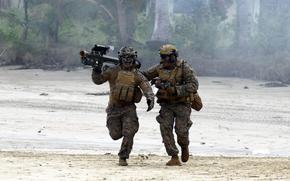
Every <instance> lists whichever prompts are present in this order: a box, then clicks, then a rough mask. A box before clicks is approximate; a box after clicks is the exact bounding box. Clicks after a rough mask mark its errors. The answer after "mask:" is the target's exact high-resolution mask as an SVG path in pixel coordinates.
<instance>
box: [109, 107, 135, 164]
mask: <svg viewBox="0 0 290 181" xmlns="http://www.w3.org/2000/svg"><path fill="white" fill-rule="evenodd" d="M106 112H107V128H108V129H109V134H110V136H111V138H112V139H113V140H118V139H120V138H122V137H123V141H122V145H121V148H120V151H119V154H118V155H119V157H120V158H129V154H130V152H131V150H132V147H133V139H134V136H135V133H137V131H138V129H139V122H138V117H137V113H136V106H135V105H134V104H132V105H128V106H122V107H114V106H109V107H108V108H107V110H106Z"/></svg>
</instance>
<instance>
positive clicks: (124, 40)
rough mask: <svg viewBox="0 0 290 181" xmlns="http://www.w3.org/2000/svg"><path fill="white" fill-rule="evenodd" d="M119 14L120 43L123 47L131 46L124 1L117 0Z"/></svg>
mask: <svg viewBox="0 0 290 181" xmlns="http://www.w3.org/2000/svg"><path fill="white" fill-rule="evenodd" d="M116 6H117V14H118V26H119V33H120V41H121V42H120V43H121V44H122V45H127V44H129V43H130V42H129V36H128V31H127V17H126V9H125V5H124V0H116Z"/></svg>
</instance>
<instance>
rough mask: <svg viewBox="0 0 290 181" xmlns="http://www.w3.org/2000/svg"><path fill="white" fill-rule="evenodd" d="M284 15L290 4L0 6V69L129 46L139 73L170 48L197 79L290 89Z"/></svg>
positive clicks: (54, 2) (102, 0) (66, 62)
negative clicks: (231, 79)
mask: <svg viewBox="0 0 290 181" xmlns="http://www.w3.org/2000/svg"><path fill="white" fill-rule="evenodd" d="M289 9H290V0H279V1H276V0H174V1H173V0H158V1H156V0H0V65H11V64H18V65H22V66H23V68H43V69H73V68H74V67H78V66H81V65H80V61H79V55H78V52H79V50H80V49H82V48H84V49H88V50H89V49H90V48H91V47H92V46H93V45H94V44H96V43H98V44H106V45H113V46H115V49H116V50H118V49H119V48H120V47H121V46H125V45H126V46H133V47H135V48H136V49H137V50H138V52H139V58H140V60H141V61H142V63H143V66H142V67H143V68H147V67H149V66H151V65H153V64H156V63H157V62H158V61H159V60H158V59H159V57H158V47H159V46H160V44H162V43H165V42H170V43H174V44H175V45H176V46H177V47H178V49H179V51H180V56H181V57H182V58H184V59H186V60H187V61H188V62H189V63H191V64H192V65H193V67H194V68H195V69H196V71H197V72H198V74H199V75H214V76H235V77H246V78H256V79H264V80H277V81H281V82H285V83H290V18H289V16H290V12H289ZM116 52H117V51H114V52H113V55H116Z"/></svg>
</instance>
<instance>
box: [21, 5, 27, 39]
mask: <svg viewBox="0 0 290 181" xmlns="http://www.w3.org/2000/svg"><path fill="white" fill-rule="evenodd" d="M23 8H24V27H23V34H22V39H23V41H26V40H27V34H28V0H23Z"/></svg>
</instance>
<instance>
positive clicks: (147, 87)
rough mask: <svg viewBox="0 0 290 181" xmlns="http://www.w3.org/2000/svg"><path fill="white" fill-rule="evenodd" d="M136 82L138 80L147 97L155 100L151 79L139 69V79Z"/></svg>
mask: <svg viewBox="0 0 290 181" xmlns="http://www.w3.org/2000/svg"><path fill="white" fill-rule="evenodd" d="M136 82H137V84H138V86H139V87H140V88H141V90H142V92H143V94H144V96H145V97H146V98H147V99H150V100H154V93H153V90H152V88H151V85H150V83H149V81H148V80H147V78H146V77H145V76H144V75H143V74H142V73H141V72H139V71H138V72H137V80H136Z"/></svg>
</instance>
